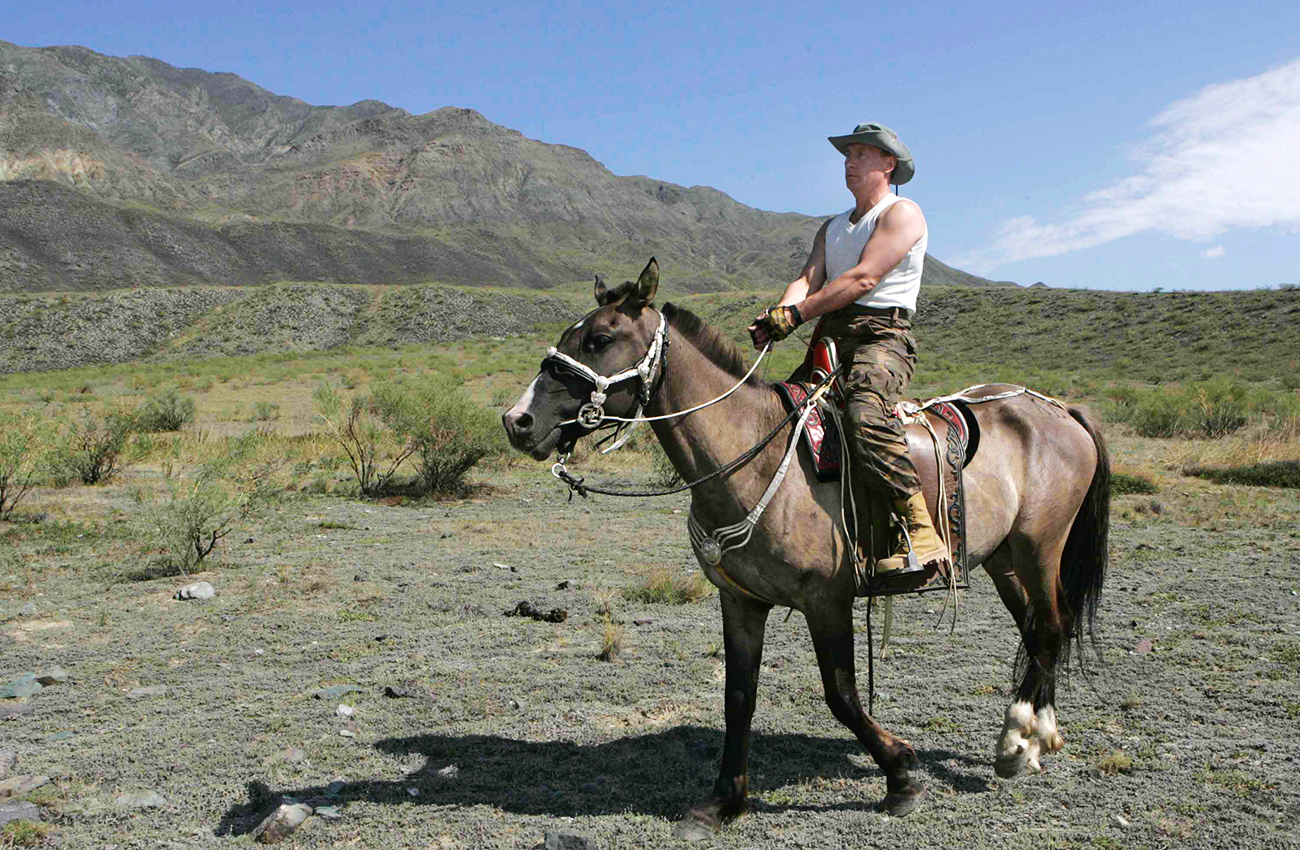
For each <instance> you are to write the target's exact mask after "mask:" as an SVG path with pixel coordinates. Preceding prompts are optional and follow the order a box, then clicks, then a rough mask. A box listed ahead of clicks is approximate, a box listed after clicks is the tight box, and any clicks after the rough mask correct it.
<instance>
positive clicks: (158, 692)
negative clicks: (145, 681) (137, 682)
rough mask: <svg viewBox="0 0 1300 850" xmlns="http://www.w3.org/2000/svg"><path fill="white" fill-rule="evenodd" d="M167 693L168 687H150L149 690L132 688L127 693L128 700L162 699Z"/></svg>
mask: <svg viewBox="0 0 1300 850" xmlns="http://www.w3.org/2000/svg"><path fill="white" fill-rule="evenodd" d="M165 693H167V686H166V685H150V686H149V687H147V688H132V689H131V690H129V691H127V694H126V698H127V699H148V698H149V697H160V696H162V695H163V694H165Z"/></svg>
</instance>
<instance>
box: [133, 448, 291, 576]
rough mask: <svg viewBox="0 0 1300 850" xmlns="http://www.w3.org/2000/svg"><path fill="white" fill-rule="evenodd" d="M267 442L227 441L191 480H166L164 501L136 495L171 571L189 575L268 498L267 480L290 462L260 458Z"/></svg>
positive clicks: (285, 458)
mask: <svg viewBox="0 0 1300 850" xmlns="http://www.w3.org/2000/svg"><path fill="white" fill-rule="evenodd" d="M265 439H266V435H265V434H263V433H261V432H258V431H252V432H249V433H248V434H245V435H244V436H243V437H239V438H237V439H234V440H231V441H230V442H229V443H228V444H227V445H226V447H225V450H224V451H222V452H220V453H219V455H218V456H217V457H216V458H215V459H213V460H210V461H208V462H207V463H205V464H204V465H202V466H201V467H200V468H199V470H198V472H197V474H196V475H195V476H194V477H193V478H192V479H190V480H188V481H181V480H176V479H169V480H168V482H167V485H168V493H167V496H166V497H165V498H162V499H153V498H148V497H146V496H145V495H144V493H143V492H137V493H136V500H137V502H138V503H139V504H140V505H141V506H142V507H143V508H144V510H145V513H146V515H147V517H148V519H149V524H150V526H151V527H152V529H153V533H154V539H155V542H156V543H158V544H160V545H161V546H162V547H163V548H164V549H165V550H166V551H167V554H168V557H169V560H170V563H171V564H172V566H174V567H176V568H177V569H179V570H180V571H181V572H186V573H188V572H189V571H190V570H192V569H193V568H194V567H195V566H197V565H198V564H199V563H200V562H202V561H203V559H204V558H206V557H207V556H208V555H209V554H211V552H212V550H213V549H214V548H216V545H217V543H218V542H220V541H221V539H222V538H224V537H225V536H226V535H227V534H229V533H230V532H231V531H233V530H234V529H235V527H236V526H237V524H238V523H239V522H240V521H241V520H243V519H244V518H246V517H247V516H248V514H249V512H250V511H251V510H252V509H253V508H254V507H255V506H256V504H257V503H258V502H260V501H262V500H265V499H266V498H267V497H268V496H269V495H270V493H271V488H270V486H269V478H270V475H271V473H272V472H274V471H275V470H276V469H278V468H280V467H281V466H283V465H284V464H285V463H287V460H288V459H287V457H285V456H283V455H280V456H277V457H273V458H270V459H266V458H263V457H262V456H261V451H260V450H261V449H262V447H263V445H264V443H265Z"/></svg>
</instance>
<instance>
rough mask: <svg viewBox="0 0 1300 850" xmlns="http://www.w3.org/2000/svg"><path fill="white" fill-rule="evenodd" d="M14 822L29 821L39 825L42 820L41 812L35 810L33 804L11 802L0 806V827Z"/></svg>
mask: <svg viewBox="0 0 1300 850" xmlns="http://www.w3.org/2000/svg"><path fill="white" fill-rule="evenodd" d="M15 820H30V821H36V822H37V823H40V822H41V821H42V820H43V818H42V817H41V810H40V809H38V808H36V805H35V804H33V803H28V802H25V801H18V800H11V801H10V802H8V803H4V804H0V826H3V825H5V824H7V823H9V822H10V821H15Z"/></svg>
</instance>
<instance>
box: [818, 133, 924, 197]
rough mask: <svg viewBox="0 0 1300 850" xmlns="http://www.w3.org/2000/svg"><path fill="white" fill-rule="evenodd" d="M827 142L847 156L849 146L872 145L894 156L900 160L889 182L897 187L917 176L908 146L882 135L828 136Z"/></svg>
mask: <svg viewBox="0 0 1300 850" xmlns="http://www.w3.org/2000/svg"><path fill="white" fill-rule="evenodd" d="M826 140H827V141H828V142H830V143H831V144H832V145H834V146H835V150H837V151H839V152H840V153H842V154H844V155H846V156H847V155H848V152H849V145H871V146H872V147H873V148H880V149H881V150H882V151H884V152H885V153H887V154H889V155H891V156H893V157H894V158H895V159H897V160H898V165H896V166H894V172H893V174H891V175H890V176H889V182H890V183H893V184H894V185H896V186H901V185H903V184H904V183H906V182H907V181H909V180H911V179H912V177H913V176H915V174H916V165H915V164H914V163H913V162H912V152H911V151H909V150H908V149H907V145H905V144H903V143H902V142H901V141H898V140H897V139H891V138H889V137H888V136H885V135H882V134H881V133H876V132H866V133H850V134H849V135H847V136H827V137H826Z"/></svg>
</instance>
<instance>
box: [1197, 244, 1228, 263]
mask: <svg viewBox="0 0 1300 850" xmlns="http://www.w3.org/2000/svg"><path fill="white" fill-rule="evenodd" d="M1226 253H1227V251H1226V250H1225V249H1224V247H1223V246H1222V245H1215V246H1214V247H1213V248H1206V249H1205V250H1204V251H1202V252H1201V256H1202V257H1204V258H1205V259H1207V260H1217V259H1219V258H1220V257H1222V256H1223V255H1224V254H1226Z"/></svg>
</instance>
